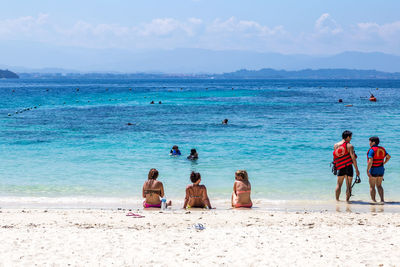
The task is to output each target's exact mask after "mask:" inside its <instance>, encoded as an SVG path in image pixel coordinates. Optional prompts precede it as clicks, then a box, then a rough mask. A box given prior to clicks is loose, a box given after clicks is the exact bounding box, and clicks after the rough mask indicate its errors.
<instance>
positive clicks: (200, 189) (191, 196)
mask: <svg viewBox="0 0 400 267" xmlns="http://www.w3.org/2000/svg"><path fill="white" fill-rule="evenodd" d="M190 180H191V181H192V183H193V184H190V185H188V186H187V187H186V196H185V202H184V203H183V208H184V209H186V207H187V208H206V209H211V204H210V200H209V199H208V196H207V189H206V187H205V186H204V185H200V182H201V176H200V173H198V172H192V173H191V174H190Z"/></svg>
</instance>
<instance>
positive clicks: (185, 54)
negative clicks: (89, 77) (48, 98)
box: [0, 41, 400, 74]
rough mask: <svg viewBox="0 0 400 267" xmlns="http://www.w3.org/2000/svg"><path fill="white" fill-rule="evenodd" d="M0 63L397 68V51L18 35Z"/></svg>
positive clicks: (128, 68)
mask: <svg viewBox="0 0 400 267" xmlns="http://www.w3.org/2000/svg"><path fill="white" fill-rule="evenodd" d="M0 59H1V62H0V69H5V68H7V69H11V70H13V71H15V72H17V73H22V72H26V73H27V72H38V73H55V72H59V73H72V72H77V73H78V72H81V73H82V72H86V73H87V72H103V73H104V72H107V73H137V72H140V73H182V74H193V73H196V74H197V73H206V74H212V73H218V74H222V73H228V72H235V71H236V70H239V69H247V70H259V69H262V68H271V69H276V70H281V69H284V70H288V71H298V70H304V69H357V70H377V71H383V72H400V56H397V55H391V54H385V53H380V52H354V51H350V52H343V53H340V54H336V55H296V54H292V55H285V54H279V53H263V52H254V51H237V50H224V51H216V50H207V49H196V48H181V49H173V50H134V51H133V50H123V49H116V48H115V49H95V48H82V47H64V46H55V45H52V46H49V45H46V44H42V43H34V42H22V41H2V42H0Z"/></svg>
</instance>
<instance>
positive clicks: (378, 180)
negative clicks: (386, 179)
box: [369, 176, 385, 202]
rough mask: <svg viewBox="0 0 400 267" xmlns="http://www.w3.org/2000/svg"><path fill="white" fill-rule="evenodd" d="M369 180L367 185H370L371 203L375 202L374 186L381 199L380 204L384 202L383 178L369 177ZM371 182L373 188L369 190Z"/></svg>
mask: <svg viewBox="0 0 400 267" xmlns="http://www.w3.org/2000/svg"><path fill="white" fill-rule="evenodd" d="M369 180H370V182H369V185H370V193H371V198H372V201H374V202H376V199H375V195H376V191H375V186H376V188H377V189H378V194H379V197H380V198H381V202H385V199H384V196H383V187H382V181H383V176H378V177H372V176H371V177H370V178H369ZM371 180H373V188H371V187H372V185H371Z"/></svg>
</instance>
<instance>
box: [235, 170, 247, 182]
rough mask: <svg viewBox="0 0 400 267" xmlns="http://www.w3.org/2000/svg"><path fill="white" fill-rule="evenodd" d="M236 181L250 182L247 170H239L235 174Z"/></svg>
mask: <svg viewBox="0 0 400 267" xmlns="http://www.w3.org/2000/svg"><path fill="white" fill-rule="evenodd" d="M235 179H236V180H240V181H247V180H249V176H248V175H247V171H246V170H237V171H236V172H235Z"/></svg>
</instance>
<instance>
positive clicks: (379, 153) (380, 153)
mask: <svg viewBox="0 0 400 267" xmlns="http://www.w3.org/2000/svg"><path fill="white" fill-rule="evenodd" d="M371 149H372V150H373V151H374V157H373V158H372V159H373V161H372V167H380V166H383V160H384V159H385V157H386V150H385V148H384V147H382V146H373V147H371V148H370V149H369V150H368V152H367V160H368V154H369V151H370V150H371Z"/></svg>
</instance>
